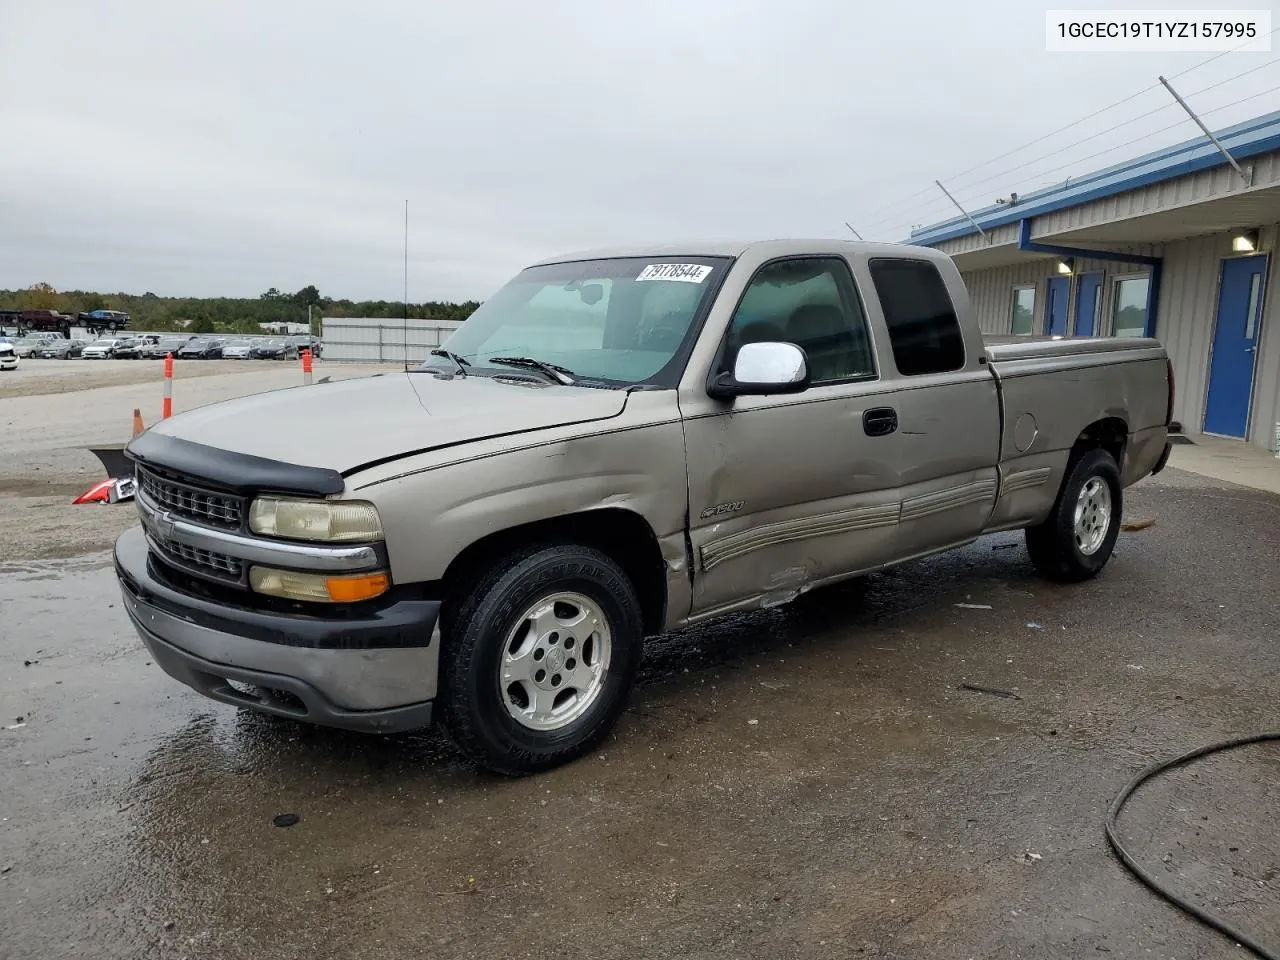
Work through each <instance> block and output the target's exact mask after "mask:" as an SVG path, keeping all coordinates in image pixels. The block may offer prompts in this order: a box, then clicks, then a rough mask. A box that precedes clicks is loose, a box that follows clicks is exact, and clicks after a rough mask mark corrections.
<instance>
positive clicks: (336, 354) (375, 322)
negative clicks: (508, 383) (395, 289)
mask: <svg viewBox="0 0 1280 960" xmlns="http://www.w3.org/2000/svg"><path fill="white" fill-rule="evenodd" d="M461 325H462V322H461V321H459V320H412V319H411V320H408V321H405V320H388V319H387V318H385V317H325V318H324V320H323V321H322V323H321V337H322V338H323V340H324V353H323V356H324V359H325V361H326V362H329V363H332V362H334V361H337V362H339V363H342V362H344V361H345V362H347V363H404V362H405V361H406V358H407V360H408V362H409V363H422V362H423V361H424V360H426V359H427V357H428V356H429V355H430V352H431V350H432V349H434V348H435V347H438V346H440V345H441V344H442V343H444V341H445V340H446V339H448V337H449V334H451V333H453V331H454V330H456V329H457V328H458V327H460V326H461Z"/></svg>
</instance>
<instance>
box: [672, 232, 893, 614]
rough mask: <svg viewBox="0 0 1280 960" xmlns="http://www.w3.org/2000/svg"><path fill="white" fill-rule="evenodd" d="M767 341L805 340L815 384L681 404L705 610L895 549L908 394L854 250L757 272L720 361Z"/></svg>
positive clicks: (699, 596) (782, 594)
mask: <svg viewBox="0 0 1280 960" xmlns="http://www.w3.org/2000/svg"><path fill="white" fill-rule="evenodd" d="M762 341H774V342H777V341H782V342H789V343H795V344H797V345H798V346H800V347H801V348H802V349H803V350H804V351H805V354H806V356H807V358H808V363H809V370H810V377H811V384H810V386H809V387H808V389H806V390H804V391H803V392H802V393H797V394H788V395H781V396H750V397H737V398H735V399H734V400H733V401H732V402H731V403H728V404H722V403H718V402H710V401H707V402H702V401H696V400H693V399H691V400H690V401H689V403H688V404H687V405H686V407H685V409H684V410H683V413H684V418H685V419H684V428H685V451H686V457H687V461H688V471H689V472H688V476H689V527H690V532H689V537H690V541H691V546H692V548H693V563H694V570H693V579H694V598H693V609H692V611H691V612H692V613H693V614H694V615H695V616H696V615H699V614H704V613H709V612H713V611H719V610H724V609H727V608H730V607H733V606H734V605H736V604H739V603H741V602H744V601H751V600H753V599H754V598H756V597H760V596H764V597H765V598H766V600H768V599H769V598H770V597H774V598H776V599H777V600H779V601H783V600H787V599H790V598H791V597H792V596H794V595H795V594H796V593H797V592H798V591H800V590H803V589H804V588H805V587H806V586H807V585H809V584H812V583H814V582H817V581H819V580H823V579H826V578H828V577H832V576H836V575H839V574H841V573H844V572H850V571H853V570H859V569H864V568H868V567H874V566H876V565H878V564H881V563H884V562H886V561H887V560H889V559H890V558H891V557H892V556H893V553H894V549H895V538H896V535H897V529H896V528H897V519H898V511H899V504H898V490H897V481H898V462H899V458H900V454H901V444H902V434H901V432H900V431H899V430H897V429H896V424H895V423H894V417H895V414H894V413H893V412H892V411H894V409H895V408H896V407H897V406H898V404H897V400H896V398H897V397H898V392H897V391H896V390H894V389H893V388H892V387H891V386H889V385H886V384H885V383H884V382H882V381H881V380H880V379H879V372H878V371H877V369H876V361H875V354H874V352H873V350H872V347H871V337H870V334H869V331H868V325H867V320H866V316H865V314H864V313H863V311H862V308H861V306H860V301H859V298H858V296H857V293H856V291H855V288H854V283H853V277H852V275H851V274H850V271H849V267H848V265H847V263H846V262H845V261H844V259H843V258H839V257H820V258H819V257H809V258H787V259H781V260H775V261H773V262H771V263H766V264H764V265H763V266H761V267H760V268H759V270H757V271H756V273H755V275H754V277H753V278H752V280H751V282H750V284H749V285H748V287H747V289H746V291H745V292H744V294H743V297H742V301H741V302H740V303H739V305H738V307H737V309H736V311H735V312H734V316H733V319H732V320H731V322H730V325H729V331H728V335H727V337H726V339H725V344H724V346H723V348H722V357H723V359H722V360H721V361H720V368H721V369H732V366H733V360H734V357H735V356H736V354H737V350H738V349H739V348H740V347H741V346H742V345H743V344H745V343H754V342H762Z"/></svg>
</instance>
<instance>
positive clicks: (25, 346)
mask: <svg viewBox="0 0 1280 960" xmlns="http://www.w3.org/2000/svg"><path fill="white" fill-rule="evenodd" d="M9 343H10V344H12V346H13V352H14V354H15V355H16V356H19V357H22V358H26V357H30V356H31V354H32V353H34V352H35V350H36V348H37V347H39V346H40V345H41V344H42V343H43V341H41V340H37V339H36V338H35V337H13V338H12V339H10V341H9Z"/></svg>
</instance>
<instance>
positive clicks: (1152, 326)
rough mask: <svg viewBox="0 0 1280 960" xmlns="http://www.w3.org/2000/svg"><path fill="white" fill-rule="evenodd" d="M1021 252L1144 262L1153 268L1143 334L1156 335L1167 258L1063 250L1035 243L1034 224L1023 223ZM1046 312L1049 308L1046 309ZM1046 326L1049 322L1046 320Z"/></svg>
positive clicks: (1096, 321) (1019, 246) (1111, 251)
mask: <svg viewBox="0 0 1280 960" xmlns="http://www.w3.org/2000/svg"><path fill="white" fill-rule="evenodd" d="M1018 249H1019V250H1026V251H1027V252H1029V253H1052V254H1056V255H1057V256H1060V257H1080V258H1081V259H1082V260H1083V259H1087V260H1110V261H1113V262H1115V263H1143V264H1146V265H1147V266H1149V267H1150V268H1151V277H1150V280H1151V282H1150V284H1149V285H1148V286H1147V323H1146V326H1145V327H1144V329H1143V331H1142V332H1143V335H1144V336H1148V337H1154V336H1155V335H1156V312H1157V311H1158V309H1159V306H1160V281H1161V280H1162V279H1163V277H1164V258H1163V257H1148V256H1146V255H1144V254H1141V253H1117V252H1116V251H1114V250H1090V249H1088V248H1086V247H1063V246H1059V245H1058V244H1056V243H1036V242H1035V241H1034V240H1032V239H1031V221H1030V220H1029V219H1028V220H1023V221H1022V222H1021V223H1020V224H1019V225H1018ZM1046 310H1047V307H1046ZM1101 319H1102V318H1101V317H1094V318H1093V328H1094V330H1097V329H1098V324H1099V323H1100V322H1101ZM1046 323H1047V320H1046Z"/></svg>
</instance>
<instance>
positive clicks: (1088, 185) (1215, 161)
mask: <svg viewBox="0 0 1280 960" xmlns="http://www.w3.org/2000/svg"><path fill="white" fill-rule="evenodd" d="M1214 135H1215V136H1216V137H1217V138H1218V139H1219V140H1220V141H1222V145H1223V146H1224V147H1226V148H1227V150H1228V151H1230V153H1231V155H1232V156H1233V157H1235V158H1236V159H1237V160H1243V159H1247V158H1249V157H1256V156H1258V155H1260V154H1264V153H1272V152H1274V151H1277V150H1280V111H1276V112H1275V113H1269V114H1265V115H1263V116H1261V117H1255V118H1254V119H1252V120H1246V121H1244V122H1243V123H1238V124H1236V125H1235V126H1233V127H1227V128H1226V129H1224V130H1221V131H1216V132H1215V134H1214ZM1226 162H1227V161H1226V160H1225V158H1223V156H1222V154H1221V153H1219V152H1218V148H1217V147H1215V146H1214V145H1213V143H1212V142H1210V141H1209V140H1208V139H1207V138H1205V137H1197V138H1196V139H1194V140H1187V141H1185V142H1183V143H1179V144H1176V145H1174V146H1172V147H1166V148H1165V149H1163V150H1157V151H1155V152H1154V153H1149V154H1147V155H1145V156H1142V157H1137V158H1135V159H1133V160H1127V161H1125V162H1124V163H1120V164H1116V165H1114V166H1110V167H1106V168H1104V169H1102V170H1097V171H1095V172H1093V173H1090V174H1086V175H1085V176H1082V177H1077V178H1074V179H1073V180H1068V181H1067V182H1066V183H1064V184H1062V185H1060V186H1054V187H1047V188H1045V189H1043V190H1037V191H1036V192H1035V193H1031V194H1028V195H1027V196H1025V197H1020V198H1019V199H1018V202H1017V203H1016V204H1014V205H1013V206H1009V205H1007V204H1006V205H993V206H990V207H986V208H984V209H982V210H979V211H977V212H975V213H973V219H974V220H976V221H977V222H978V224H979V225H981V227H982V228H983V229H984V230H989V229H991V228H993V227H1001V226H1005V225H1007V224H1010V223H1015V222H1017V221H1018V220H1023V219H1026V218H1028V217H1036V216H1044V215H1045V214H1048V213H1053V212H1055V211H1058V210H1065V209H1067V208H1069V207H1075V206H1079V205H1080V204H1083V203H1088V202H1090V201H1092V200H1100V199H1102V198H1104V197H1111V196H1115V195H1116V194H1119V193H1124V192H1126V191H1128V190H1136V189H1138V188H1140V187H1146V186H1150V185H1151V184H1153V183H1163V182H1164V181H1166V180H1172V179H1174V178H1176V177H1183V176H1186V175H1187V174H1190V173H1197V172H1199V171H1201V170H1208V169H1211V168H1213V167H1221V166H1225V165H1226ZM973 233H977V230H975V229H974V227H973V224H971V223H969V221H968V220H967V219H965V218H964V217H953V218H951V219H950V220H944V221H942V222H940V223H936V224H934V225H933V226H930V227H924V228H921V229H920V230H916V231H913V232H912V234H911V235H910V236H909V237H908V238H907V240H906V242H907V243H909V244H913V245H915V246H933V245H934V244H938V243H942V242H943V241H945V240H954V239H956V238H957V237H964V236H968V235H970V234H973Z"/></svg>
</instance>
